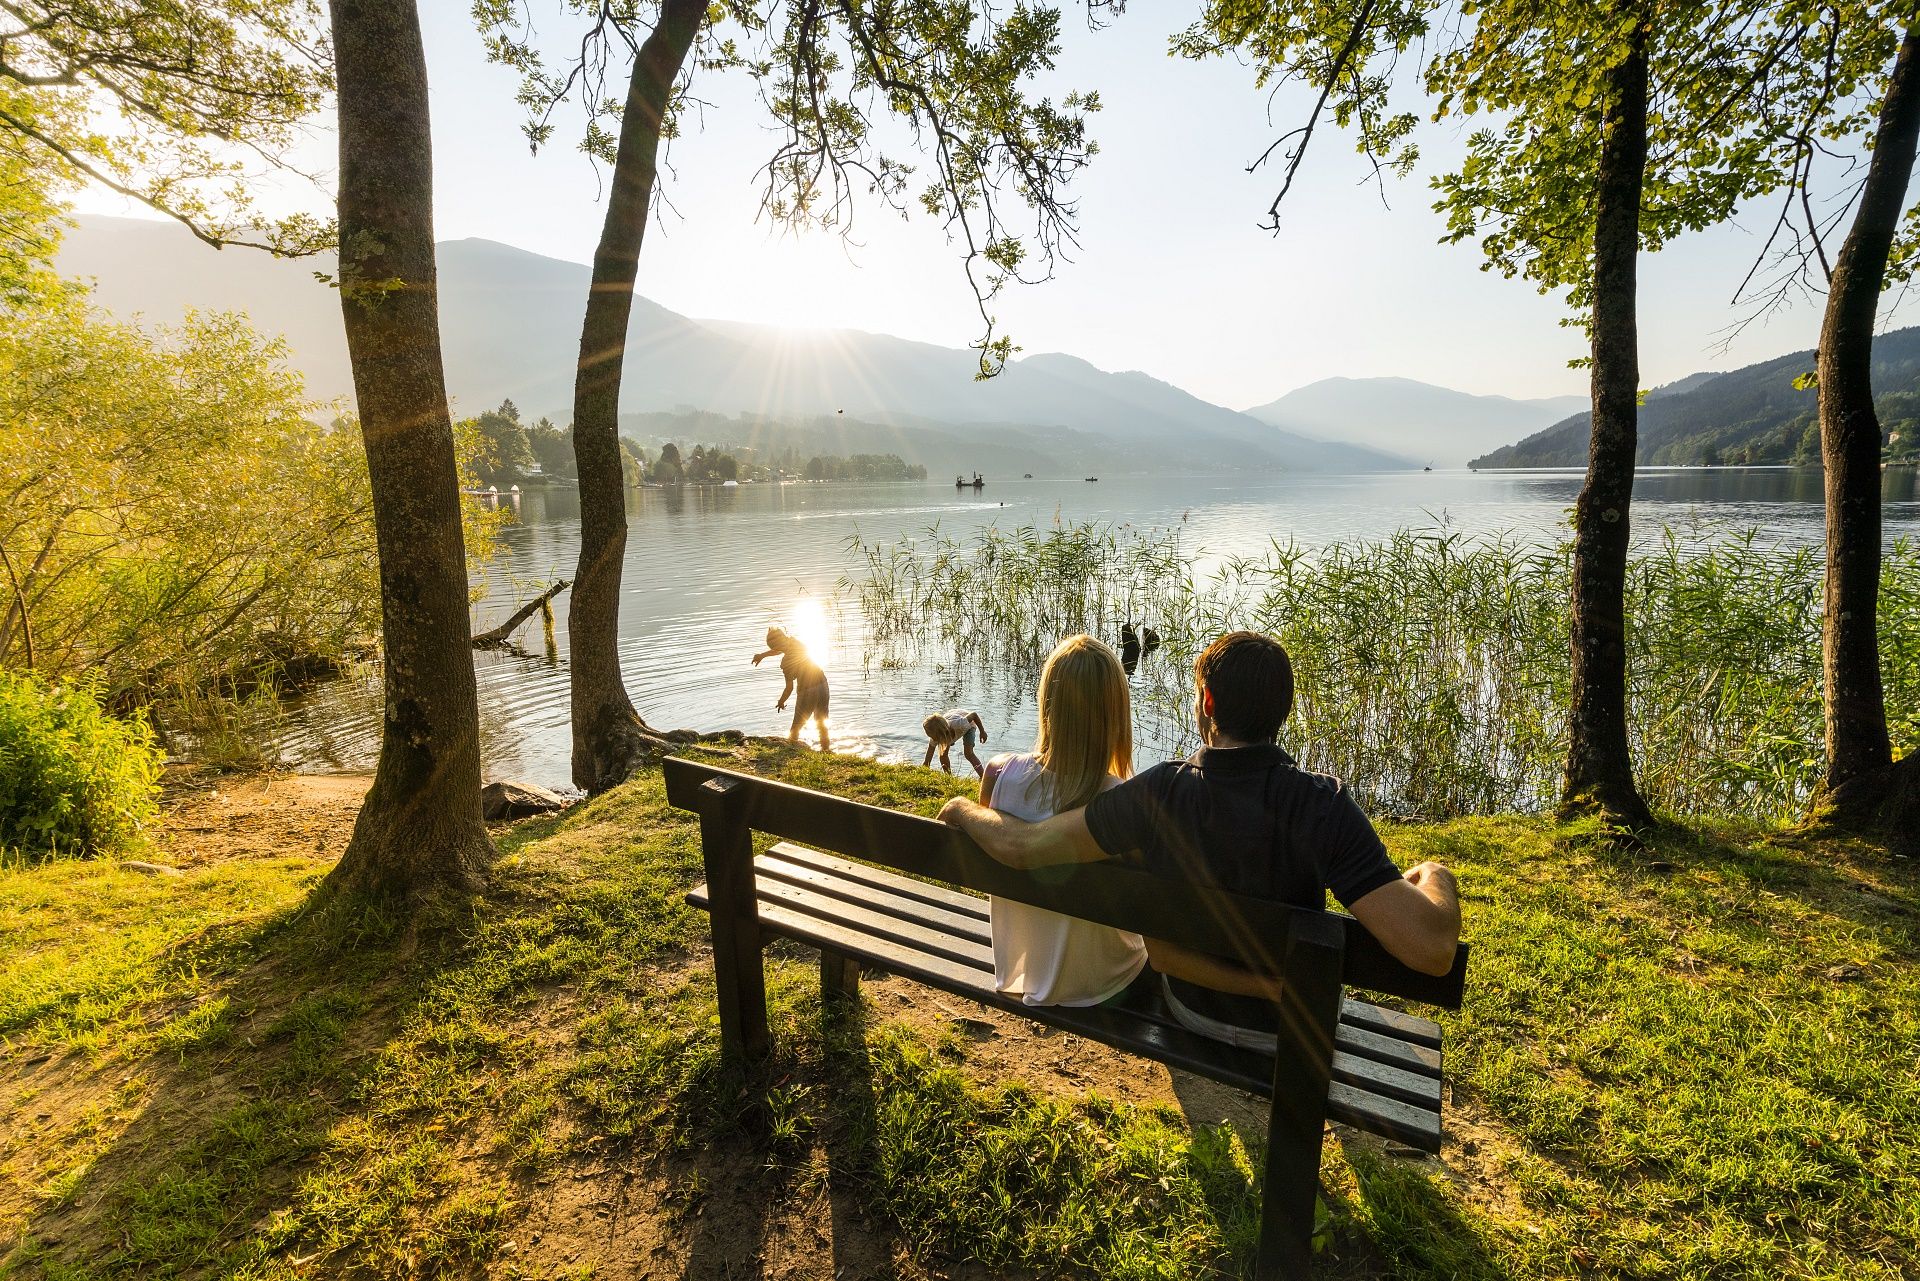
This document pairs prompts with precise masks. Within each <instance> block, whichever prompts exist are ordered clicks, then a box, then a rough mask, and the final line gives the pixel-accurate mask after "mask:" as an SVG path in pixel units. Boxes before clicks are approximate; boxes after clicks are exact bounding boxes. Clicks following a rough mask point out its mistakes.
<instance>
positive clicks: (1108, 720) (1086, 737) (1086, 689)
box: [1033, 634, 1133, 813]
mask: <svg viewBox="0 0 1920 1281" xmlns="http://www.w3.org/2000/svg"><path fill="white" fill-rule="evenodd" d="M1039 702H1040V737H1039V739H1038V741H1036V742H1035V743H1034V747H1033V751H1034V755H1035V756H1036V757H1037V758H1038V760H1039V765H1040V768H1041V769H1042V770H1044V771H1046V775H1047V779H1048V782H1049V784H1050V786H1051V788H1052V792H1053V808H1054V810H1055V812H1057V813H1064V812H1065V811H1067V810H1073V809H1079V808H1080V807H1081V806H1082V805H1085V804H1086V803H1087V802H1089V801H1091V800H1092V799H1093V798H1094V797H1096V796H1098V795H1099V794H1100V785H1101V784H1102V783H1103V782H1105V781H1106V777H1107V775H1109V774H1112V775H1114V776H1115V777H1118V778H1126V777H1128V776H1129V775H1131V774H1132V773H1133V705H1132V703H1131V701H1130V700H1129V698H1128V696H1127V673H1126V670H1125V669H1124V668H1123V667H1121V666H1120V659H1119V657H1118V656H1117V655H1115V654H1114V652H1113V651H1112V650H1111V649H1109V648H1107V646H1106V645H1104V644H1102V643H1101V642H1099V641H1097V640H1095V639H1094V638H1093V637H1091V636H1087V635H1084V634H1082V635H1079V636H1069V637H1067V638H1066V639H1065V640H1063V641H1061V642H1060V643H1059V644H1058V645H1056V646H1055V647H1054V650H1053V653H1051V654H1049V655H1047V665H1046V666H1045V667H1044V668H1042V669H1041V671H1040V700H1039Z"/></svg>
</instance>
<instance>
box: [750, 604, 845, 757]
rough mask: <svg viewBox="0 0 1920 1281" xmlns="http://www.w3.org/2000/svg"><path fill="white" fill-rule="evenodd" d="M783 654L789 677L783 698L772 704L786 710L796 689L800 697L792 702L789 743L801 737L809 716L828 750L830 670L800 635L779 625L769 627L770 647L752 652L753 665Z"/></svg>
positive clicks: (783, 672) (785, 673)
mask: <svg viewBox="0 0 1920 1281" xmlns="http://www.w3.org/2000/svg"><path fill="white" fill-rule="evenodd" d="M775 654H778V655H780V674H781V675H782V676H784V677H786V678H787V683H786V684H785V685H784V686H782V687H781V690H780V701H779V702H777V703H775V704H774V705H773V710H774V711H776V712H779V711H784V710H786V706H787V698H788V696H789V695H792V694H794V693H795V691H796V690H797V691H798V693H799V697H798V698H796V699H795V700H794V704H793V728H792V729H791V730H790V731H788V733H787V741H788V742H789V743H797V742H799V741H800V728H801V726H803V725H805V724H806V723H807V722H808V721H809V720H811V721H813V722H814V724H815V725H816V726H817V727H818V728H819V730H820V750H821V751H823V752H824V751H826V750H827V674H826V672H824V671H822V670H821V668H820V664H818V663H816V662H814V661H813V659H812V658H811V657H809V656H808V654H807V647H806V646H805V645H802V644H801V643H800V642H799V640H798V639H796V638H795V637H793V636H792V635H790V634H788V633H787V632H784V631H782V630H780V629H779V628H778V627H769V628H768V629H767V647H766V648H765V649H764V650H762V651H761V652H759V653H758V654H755V655H754V656H753V665H754V666H755V667H758V666H760V660H761V659H763V658H772V657H773V656H774V655H775Z"/></svg>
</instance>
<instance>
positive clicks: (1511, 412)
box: [1243, 376, 1586, 467]
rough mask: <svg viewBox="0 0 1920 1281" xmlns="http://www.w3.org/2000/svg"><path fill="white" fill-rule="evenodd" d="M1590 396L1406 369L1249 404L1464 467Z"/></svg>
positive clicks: (1274, 420)
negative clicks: (1505, 387) (1493, 386)
mask: <svg viewBox="0 0 1920 1281" xmlns="http://www.w3.org/2000/svg"><path fill="white" fill-rule="evenodd" d="M1585 404H1586V397H1585V396H1549V397H1544V398H1540V399H1534V400H1520V399H1515V398H1513V397H1510V396H1486V395H1476V394H1474V393H1472V392H1464V391H1455V390H1454V389H1452V388H1450V387H1440V386H1437V385H1435V384H1433V383H1425V382H1420V381H1418V380H1417V379H1412V378H1401V377H1394V376H1388V377H1379V378H1347V377H1332V378H1322V379H1319V380H1317V381H1315V382H1311V383H1308V384H1306V385H1305V386H1303V387H1296V388H1294V389H1293V390H1292V391H1290V392H1288V393H1287V394H1286V395H1284V396H1281V397H1280V398H1279V399H1277V400H1272V401H1268V402H1267V403H1266V404H1264V405H1255V406H1253V407H1252V408H1250V409H1247V410H1245V411H1243V412H1245V413H1246V414H1248V415H1249V416H1251V417H1254V418H1258V419H1260V420H1261V421H1262V422H1266V423H1271V424H1273V425H1274V426H1276V427H1280V428H1283V429H1285V430H1289V431H1294V432H1298V433H1300V434H1302V435H1306V436H1312V437H1315V438H1319V439H1325V438H1326V437H1327V434H1328V433H1330V432H1336V431H1337V432H1340V433H1341V434H1342V438H1343V439H1346V440H1350V441H1353V442H1355V443H1358V444H1364V445H1368V446H1370V447H1372V448H1375V449H1383V450H1388V451H1390V452H1394V453H1399V454H1404V455H1406V456H1408V457H1412V458H1415V459H1418V460H1421V461H1425V462H1428V463H1430V464H1435V465H1439V466H1452V467H1458V466H1462V465H1464V464H1465V463H1466V461H1467V460H1468V459H1469V458H1471V457H1473V456H1474V455H1475V454H1478V453H1481V452H1484V451H1485V450H1487V449H1490V448H1494V447H1496V446H1497V445H1501V444H1505V443H1506V442H1508V441H1510V440H1512V439H1513V438H1514V436H1515V435H1516V434H1517V433H1525V432H1530V431H1537V430H1539V429H1541V428H1543V427H1546V426H1547V425H1549V424H1551V423H1553V422H1556V421H1558V420H1560V419H1561V418H1563V417H1565V416H1566V415H1567V414H1569V413H1571V412H1573V411H1574V410H1575V409H1578V408H1581V407H1584V406H1585Z"/></svg>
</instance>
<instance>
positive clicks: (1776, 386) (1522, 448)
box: [1469, 326, 1920, 470]
mask: <svg viewBox="0 0 1920 1281" xmlns="http://www.w3.org/2000/svg"><path fill="white" fill-rule="evenodd" d="M1814 355H1815V353H1814V352H1813V351H1811V350H1808V351H1795V352H1788V353H1787V354H1786V355H1784V356H1775V357H1774V358H1773V359H1771V360H1762V361H1756V362H1755V363H1753V364H1751V365H1744V366H1742V367H1741V368H1739V369H1734V370H1728V371H1725V372H1719V373H1715V372H1707V371H1703V372H1701V373H1697V374H1689V375H1687V376H1686V377H1685V378H1679V379H1675V380H1674V381H1673V382H1671V383H1668V384H1666V385H1665V386H1663V387H1656V388H1654V389H1653V390H1652V391H1650V392H1648V393H1647V397H1646V400H1645V402H1644V403H1643V404H1642V405H1641V406H1640V415H1639V432H1638V448H1637V450H1636V452H1635V454H1634V461H1635V462H1636V463H1637V464H1639V465H1641V466H1656V467H1659V466H1678V467H1685V466H1708V467H1710V466H1750V465H1761V464H1775V463H1794V464H1803V465H1811V464H1816V463H1818V462H1819V460H1820V437H1819V424H1818V421H1817V411H1818V408H1819V393H1818V392H1816V391H1815V390H1814V389H1813V388H1811V387H1808V388H1797V387H1795V386H1794V385H1793V383H1794V380H1795V379H1796V378H1798V377H1799V376H1800V375H1802V374H1805V373H1809V372H1811V371H1812V369H1813V367H1814ZM1873 389H1874V401H1875V404H1876V406H1877V407H1878V409H1879V411H1880V427H1881V440H1882V443H1883V446H1886V447H1888V448H1890V449H1891V450H1892V453H1890V454H1889V455H1888V456H1894V455H1900V456H1905V455H1906V454H1907V453H1909V452H1911V448H1912V446H1913V444H1914V443H1915V438H1916V437H1917V436H1920V326H1913V327H1910V328H1906V329H1894V330H1890V331H1888V332H1887V333H1884V334H1880V335H1879V336H1878V337H1876V338H1875V339H1874V344H1873ZM1591 434H1592V423H1591V420H1590V418H1589V415H1588V414H1587V413H1585V412H1581V413H1577V414H1572V415H1569V416H1568V417H1566V418H1564V419H1562V420H1561V421H1559V422H1557V423H1554V424H1553V425H1552V426H1550V427H1546V428H1544V429H1542V430H1540V431H1537V432H1534V433H1533V434H1532V435H1529V436H1526V437H1524V438H1522V439H1520V440H1518V441H1515V442H1513V443H1512V444H1508V445H1504V446H1502V447H1501V448H1499V449H1496V450H1493V451H1491V452H1489V453H1487V454H1484V455H1482V456H1480V457H1478V458H1475V459H1473V460H1472V461H1471V462H1470V463H1469V466H1472V467H1475V468H1482V467H1484V468H1488V469H1493V470H1497V469H1507V468H1519V467H1579V466H1583V465H1584V464H1585V463H1586V460H1587V440H1588V437H1589V436H1591Z"/></svg>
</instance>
